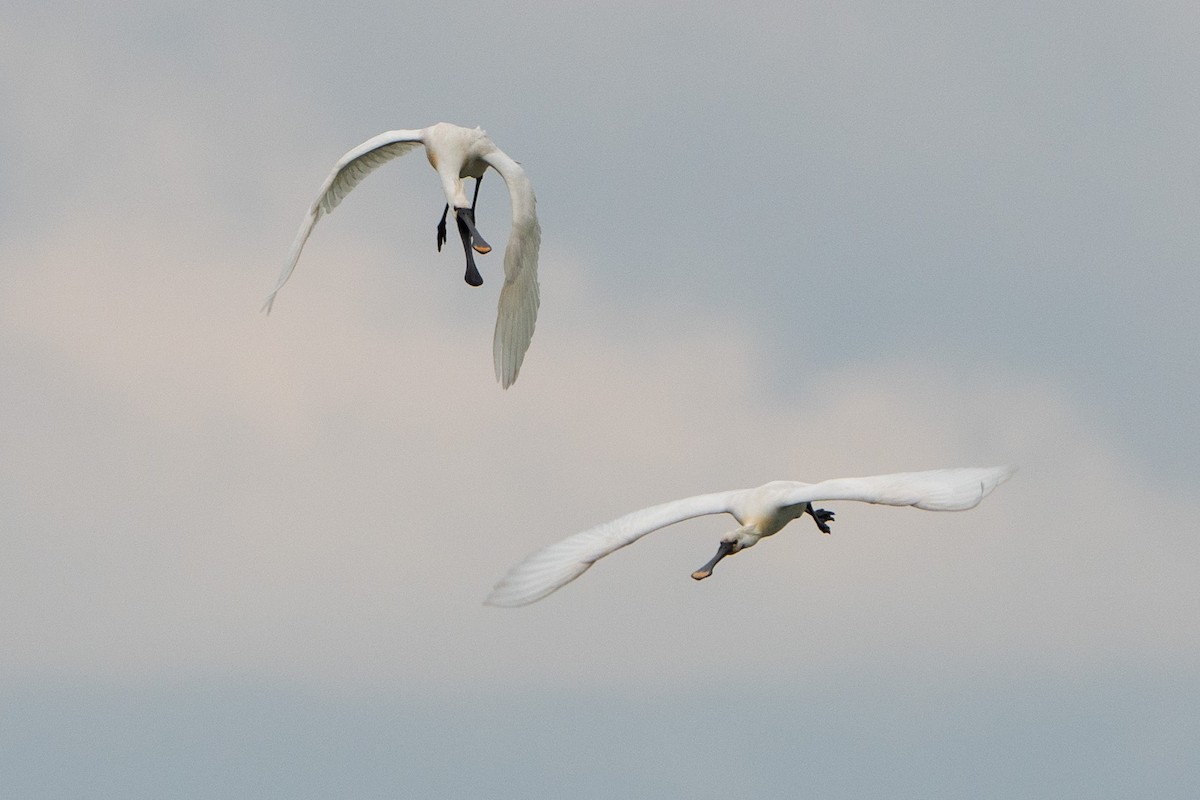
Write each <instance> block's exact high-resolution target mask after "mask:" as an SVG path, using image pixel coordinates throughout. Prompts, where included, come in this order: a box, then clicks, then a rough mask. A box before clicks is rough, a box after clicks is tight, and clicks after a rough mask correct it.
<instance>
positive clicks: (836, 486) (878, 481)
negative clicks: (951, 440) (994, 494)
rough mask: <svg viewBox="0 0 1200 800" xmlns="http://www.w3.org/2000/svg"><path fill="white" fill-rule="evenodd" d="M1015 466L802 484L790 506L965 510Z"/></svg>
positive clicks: (788, 500)
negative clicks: (847, 503)
mask: <svg viewBox="0 0 1200 800" xmlns="http://www.w3.org/2000/svg"><path fill="white" fill-rule="evenodd" d="M1016 471H1017V468H1016V467H965V468H962V469H933V470H928V471H926V472H898V473H895V474H892V475H874V476H871V477H869V478H835V479H833V480H828V481H821V482H820V483H813V484H799V485H798V486H797V488H796V489H794V490H792V491H791V492H788V493H787V495H786V501H785V502H786V504H787V505H796V504H798V503H819V502H825V501H830V500H858V501H861V502H864V503H879V504H881V505H887V506H916V507H917V508H923V509H925V510H926V511H965V510H966V509H968V508H974V507H975V506H977V505H979V501H980V500H982V499H983V498H984V497H986V496H987V495H988V493H989V492H991V491H992V490H993V489H995V488H996V487H997V486H999V485H1000V484H1002V483H1004V482H1005V481H1006V480H1008V479H1009V478H1010V477H1012V474H1013V473H1014V472H1016Z"/></svg>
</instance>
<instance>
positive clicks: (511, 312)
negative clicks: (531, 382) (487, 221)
mask: <svg viewBox="0 0 1200 800" xmlns="http://www.w3.org/2000/svg"><path fill="white" fill-rule="evenodd" d="M483 158H484V160H485V161H487V163H488V165H489V166H490V167H491V168H492V169H494V170H496V172H499V173H500V177H502V178H504V185H505V186H507V187H508V197H509V201H510V202H511V203H512V230H511V232H510V233H509V235H508V246H507V247H506V248H505V249H504V287H503V288H502V289H501V290H500V307H499V309H498V310H497V312H496V334H495V336H494V337H493V339H492V358H493V361H494V362H495V367H496V380H498V381H500V386H501V387H503V388H505V389H507V388H508V387H509V386H511V385H512V384H513V382H514V381H515V380H516V379H517V373H519V372H520V371H521V362H522V361H523V360H524V359H525V351H526V350H528V349H529V343H530V341H532V340H533V326H534V325H535V324H537V312H538V304H539V303H540V302H541V301H540V298H539V297H538V279H537V268H538V248H539V247H540V246H541V243H542V228H541V226H540V225H539V224H538V218H537V198H536V197H534V194H533V185H532V184H531V183H530V182H529V178H528V177H527V176H526V175H525V170H524V169H522V167H521V165H520V164H518V163H517V162H516V161H513V160H512V159H511V158H509V157H508V156H507V155H505V154H504V153H503V152H502V151H501V150H500V149H499V148H497V149H494V150H492V151H491V152H490V153H488V154H487V155H485V156H484V157H483Z"/></svg>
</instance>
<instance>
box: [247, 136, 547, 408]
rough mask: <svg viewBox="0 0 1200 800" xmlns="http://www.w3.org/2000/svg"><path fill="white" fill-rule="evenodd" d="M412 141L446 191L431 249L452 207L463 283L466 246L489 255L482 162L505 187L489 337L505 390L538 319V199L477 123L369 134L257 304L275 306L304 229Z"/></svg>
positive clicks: (470, 273) (324, 193)
mask: <svg viewBox="0 0 1200 800" xmlns="http://www.w3.org/2000/svg"><path fill="white" fill-rule="evenodd" d="M418 145H424V146H425V155H426V156H427V157H428V158H429V163H430V165H431V166H432V167H433V168H434V169H435V170H437V173H438V177H440V178H441V181H442V189H443V190H444V192H445V194H446V208H445V209H444V210H443V211H442V219H441V221H440V222H439V223H438V231H437V247H438V250H439V251H441V249H442V243H443V242H445V241H446V214H447V213H448V212H449V210H450V209H451V208H453V209H454V217H455V221H456V222H457V225H458V233H459V236H460V237H461V238H462V243H463V250H464V251H465V252H466V257H467V271H466V275H465V278H464V279H465V280H466V282H467V283H468V284H470V285H472V286H479V285H480V284H482V283H483V278H482V277H481V276H480V274H479V270H477V269H476V268H475V259H474V258H473V257H472V255H471V251H472V250H475V251H476V252H478V253H481V254H482V253H488V252H490V251H491V249H492V248H491V245H489V244H488V243H487V242H486V241H484V239H483V237H482V236H480V235H479V231H477V230H476V229H475V213H474V212H475V201H476V200H478V199H479V184H480V182H481V181H482V180H483V173H484V172H485V171H487V168H488V167H491V168H492V169H494V170H496V172H499V173H500V177H502V178H504V183H505V185H506V186H507V187H508V196H509V200H510V202H511V204H512V231H511V232H510V233H509V237H508V247H507V248H505V251H504V287H503V288H502V289H501V290H500V308H499V312H498V313H497V315H496V334H495V337H494V339H493V342H492V356H493V360H494V362H495V367H496V380H498V381H499V382H500V384H501V386H503V387H504V388H505V389H507V388H508V387H509V386H511V385H512V383H513V382H514V381H515V380H516V379H517V373H518V372H519V371H520V369H521V361H522V360H523V359H524V358H525V351H526V350H527V349H528V348H529V342H530V340H531V339H532V338H533V327H534V324H535V323H536V322H537V311H538V303H539V300H538V282H537V261H538V247H539V246H540V244H541V240H542V229H541V226H539V225H538V220H537V208H536V206H537V200H536V198H535V197H534V194H533V186H532V185H531V184H530V182H529V179H528V178H527V177H526V176H525V170H523V169H522V168H521V165H520V164H518V163H517V162H516V161H513V160H512V159H511V158H509V157H508V156H507V155H505V154H504V153H503V152H502V151H501V150H500V148H498V147H496V145H495V144H493V143H492V140H491V139H489V138H488V136H487V134H486V133H485V132H484V131H483V130H482V129H480V128H463V127H460V126H458V125H451V124H450V123H448V122H439V123H438V124H437V125H433V126H430V127H428V128H421V129H419V130H399V131H388V132H386V133H381V134H379V135H378V136H376V137H374V138H372V139H368V140H367V141H365V142H363V143H362V144H360V145H359V146H358V147H356V148H354V149H353V150H351V151H350V152H349V153H346V155H344V156H342V157H341V158H340V159H338V162H337V163H336V164H335V165H334V167H333V171H332V172H331V173H329V177H328V178H326V179H325V185H324V186H322V187H321V193H320V194H319V195H318V196H317V199H316V201H315V202H314V203H313V204H312V207H311V208H309V210H308V214H307V215H306V216H305V218H304V222H303V223H302V224H301V225H300V231H299V232H298V233H297V234H296V239H295V241H294V242H292V249H291V251H290V252H289V253H288V260H287V265H286V266H285V267H284V268H283V274H281V275H280V276H279V281H278V283H276V284H275V288H274V289H273V290H272V291H271V294H270V295H269V296H268V297H267V300H266V302H265V303H264V304H263V311H265V312H267V313H268V314H269V313H270V312H271V307H272V305H274V303H275V295H276V294H278V293H279V290H280V289H282V288H283V285H284V284H285V283H287V280H288V278H289V277H291V274H292V270H294V269H295V268H296V262H297V261H298V260H299V259H300V251H301V250H303V249H304V243H305V242H306V241H308V237H309V234H311V233H312V230H313V228H314V227H315V226H316V224H317V220H319V219H320V218H321V217H322V216H324V215H326V214H328V213H330V212H331V211H333V209H334V208H336V207H337V205H338V203H340V202H341V201H342V198H343V197H345V196H346V195H347V194H349V193H350V190H351V189H353V188H354V187H355V186H357V185H358V184H359V182H360V181H361V180H362V179H363V178H365V177H366V176H367V175H368V174H370V173H371V171H372V170H374V169H375V168H376V167H378V166H379V165H380V164H384V163H386V162H388V161H391V160H392V159H393V158H398V157H399V156H402V155H404V154H405V153H408V152H409V151H410V150H413V149H414V148H416V147H417V146H418ZM464 178H474V179H475V196H474V198H472V200H471V202H470V203H467V196H466V193H465V192H464V191H463V179H464Z"/></svg>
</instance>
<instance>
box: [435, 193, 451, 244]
mask: <svg viewBox="0 0 1200 800" xmlns="http://www.w3.org/2000/svg"><path fill="white" fill-rule="evenodd" d="M448 213H450V204H449V203H447V204H446V207H445V208H444V209H442V218H441V220H440V221H439V222H438V224H437V249H438V252H439V253H440V252H442V245H444V244H445V243H446V214H448Z"/></svg>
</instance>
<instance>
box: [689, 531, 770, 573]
mask: <svg viewBox="0 0 1200 800" xmlns="http://www.w3.org/2000/svg"><path fill="white" fill-rule="evenodd" d="M761 538H762V534H761V533H759V531H758V530H757V528H756V526H754V525H743V526H742V527H740V528H738V529H737V530H736V531H733V532H732V533H727V534H725V535H724V536H723V537H721V544H720V545H718V546H717V554H716V555H715V556H713V557H712V558H711V559H709V561H708V563H707V564H705V565H704V566H703V567H701V568H700V569H698V570H696V571H695V572H693V573H692V577H693V578H695V579H696V580H698V581H702V580H704V579H705V578H707V577H708V576H709V575H712V571H713V567H715V566H716V565H717V562H718V561H720V560H721V559H722V558H724V557H725V556H731V555H733V554H734V553H739V552H741V551H742V550H745V549H746V548H747V547H753V546H754V545H755V543H756V542H758V540H759V539H761Z"/></svg>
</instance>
